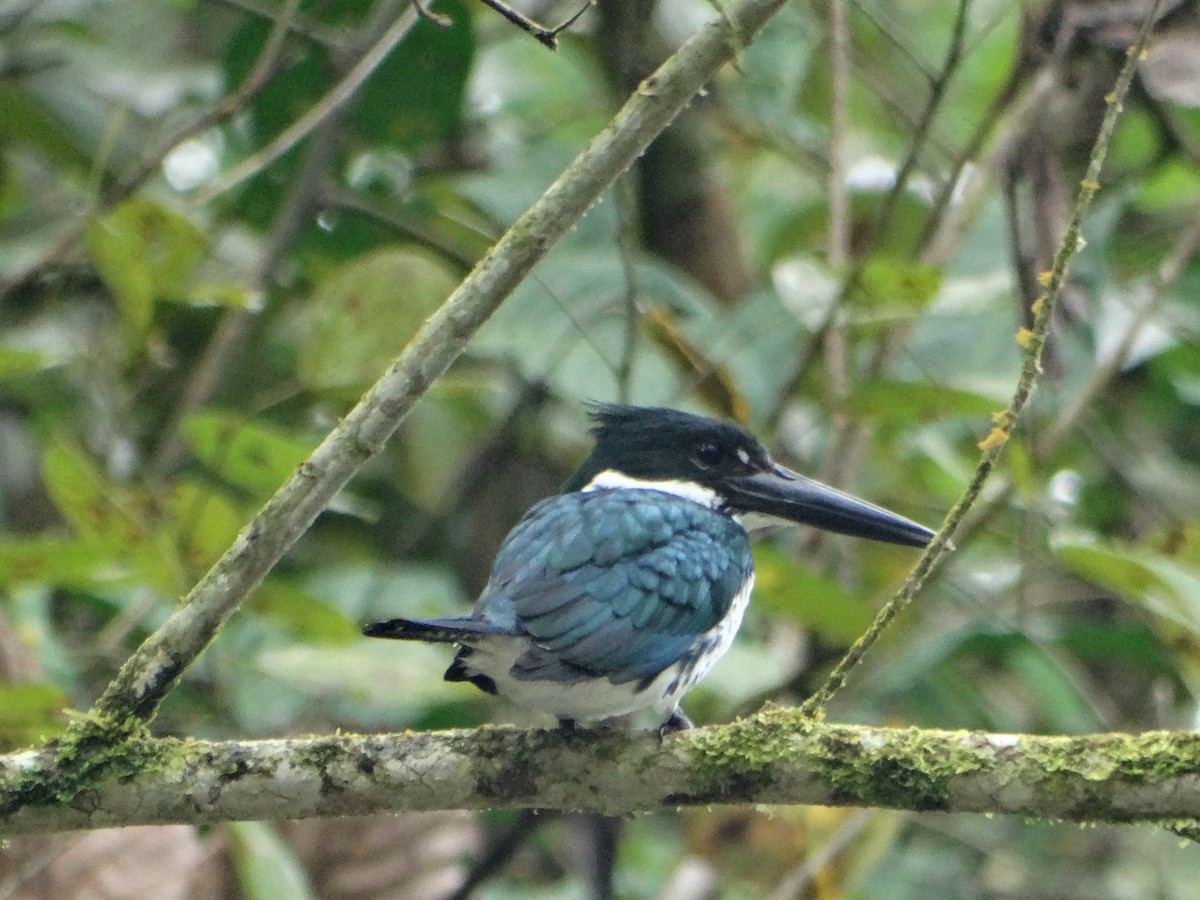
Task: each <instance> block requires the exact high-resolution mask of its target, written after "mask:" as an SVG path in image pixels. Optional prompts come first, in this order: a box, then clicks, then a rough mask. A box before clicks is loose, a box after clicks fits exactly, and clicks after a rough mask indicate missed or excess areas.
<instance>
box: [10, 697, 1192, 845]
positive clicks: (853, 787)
mask: <svg viewBox="0 0 1200 900" xmlns="http://www.w3.org/2000/svg"><path fill="white" fill-rule="evenodd" d="M60 774H62V775H63V776H64V777H62V778H59V777H57V776H59V775H60ZM713 803H745V804H753V803H769V804H800V803H803V804H820V805H824V806H869V807H882V808H892V809H908V810H914V811H920V812H930V811H938V812H971V813H981V812H982V813H1004V814H1015V815H1022V816H1036V817H1038V818H1043V819H1045V818H1058V819H1066V820H1069V821H1076V822H1095V821H1105V822H1136V821H1148V820H1162V819H1164V818H1170V819H1179V818H1184V817H1186V816H1189V815H1192V814H1195V813H1197V812H1200V733H1197V732H1194V731H1185V732H1162V731H1160V732H1151V733H1147V734H1142V735H1126V734H1095V735H1084V736H1077V737H1044V736H1034V735H1011V734H1010V735H1003V734H985V733H981V732H965V731H937V730H931V729H930V730H924V729H916V728H871V727H865V726H858V725H830V724H823V723H815V722H813V721H812V720H809V719H805V718H804V717H803V716H801V715H800V714H798V713H797V712H796V711H794V710H793V711H787V710H772V711H768V712H765V713H762V714H760V715H758V716H753V717H751V718H749V719H744V720H740V721H738V722H734V723H733V724H731V725H726V726H721V727H715V728H703V729H699V730H697V731H694V732H690V733H688V734H685V735H681V736H678V737H673V738H670V739H669V740H667V741H666V742H665V743H660V742H659V741H658V740H657V739H656V738H655V737H654V735H653V733H651V732H641V733H630V732H625V731H619V730H615V729H601V730H597V731H590V732H588V731H577V732H564V731H538V730H533V731H522V730H519V729H514V728H482V729H478V730H475V731H442V732H422V733H417V734H413V733H407V734H390V735H368V736H363V735H332V736H325V737H316V738H305V739H296V740H264V741H229V742H208V741H192V740H187V741H179V740H175V739H149V738H148V739H134V740H130V741H128V742H126V743H124V744H119V745H117V746H115V747H113V748H112V752H111V754H110V756H109V763H108V765H107V766H106V767H105V768H104V769H103V770H99V771H96V772H94V773H93V774H92V775H91V776H90V777H88V776H85V777H83V778H80V777H78V776H77V775H75V774H74V773H71V772H70V771H67V772H63V769H62V767H60V765H59V763H58V761H57V760H56V759H55V757H54V754H53V752H52V751H51V750H42V751H38V752H30V753H23V754H16V755H11V756H4V757H0V837H10V836H14V835H20V834H31V833H36V832H47V831H61V830H65V829H73V828H100V827H108V826H116V825H146V824H165V823H171V822H181V823H191V824H201V823H212V822H223V821H234V820H243V819H295V818H305V817H310V816H344V815H362V814H368V813H381V812H387V813H400V812H412V811H419V810H435V809H442V810H444V809H485V808H502V807H508V808H540V809H555V810H588V811H596V812H602V813H606V814H609V815H616V814H627V813H631V812H636V811H649V810H659V809H672V808H675V807H680V806H706V805H709V804H713Z"/></svg>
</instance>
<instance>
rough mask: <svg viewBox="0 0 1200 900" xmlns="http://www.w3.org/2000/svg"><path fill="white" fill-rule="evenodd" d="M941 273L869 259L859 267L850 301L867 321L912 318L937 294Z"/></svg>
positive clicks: (910, 265)
mask: <svg viewBox="0 0 1200 900" xmlns="http://www.w3.org/2000/svg"><path fill="white" fill-rule="evenodd" d="M941 284H942V273H941V271H939V270H938V269H935V268H934V267H933V266H925V265H914V264H909V263H901V262H897V261H895V260H893V259H889V258H887V257H884V256H878V255H876V256H873V257H871V259H870V260H868V262H867V264H866V266H864V267H863V273H862V277H861V278H860V279H859V282H858V289H857V290H856V291H855V292H854V293H853V294H852V295H851V301H852V302H853V304H854V305H855V306H856V307H857V308H858V309H859V310H860V311H861V312H860V313H859V314H858V316H856V318H859V317H860V316H861V315H862V314H865V315H867V316H868V319H870V318H874V317H876V316H883V317H891V316H896V315H905V316H907V315H915V314H916V313H918V312H920V311H921V310H922V309H924V308H925V307H926V306H928V305H929V302H930V301H931V300H932V299H933V298H934V297H935V296H936V295H937V292H938V288H939V287H941Z"/></svg>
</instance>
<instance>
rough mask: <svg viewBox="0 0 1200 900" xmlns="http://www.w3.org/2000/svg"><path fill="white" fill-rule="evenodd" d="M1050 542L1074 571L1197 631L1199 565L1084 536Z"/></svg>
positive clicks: (1199, 631) (1199, 616)
mask: <svg viewBox="0 0 1200 900" xmlns="http://www.w3.org/2000/svg"><path fill="white" fill-rule="evenodd" d="M1051 546H1052V547H1053V549H1054V552H1055V554H1056V555H1057V556H1058V558H1059V560H1060V561H1061V562H1062V563H1063V565H1065V566H1066V567H1067V568H1068V569H1070V570H1071V571H1072V572H1074V573H1075V574H1076V575H1078V576H1079V577H1081V578H1085V579H1087V580H1088V581H1091V582H1093V583H1095V584H1098V585H1100V586H1102V587H1105V588H1108V589H1109V590H1110V591H1112V592H1113V593H1115V594H1118V595H1120V596H1122V597H1124V598H1125V599H1126V600H1129V601H1130V602H1132V603H1136V604H1138V605H1139V606H1141V607H1142V608H1143V609H1145V610H1146V611H1148V612H1150V613H1153V614H1154V615H1156V616H1159V617H1161V618H1163V619H1165V620H1167V621H1168V622H1171V623H1173V624H1175V625H1178V626H1180V627H1182V628H1185V629H1186V630H1187V631H1189V632H1190V633H1192V634H1200V570H1198V569H1196V568H1193V567H1192V566H1189V565H1187V564H1185V563H1182V562H1179V561H1178V560H1174V559H1169V558H1166V557H1163V556H1160V555H1158V554H1157V553H1154V552H1153V551H1150V550H1145V549H1142V548H1139V547H1136V546H1130V545H1116V544H1101V543H1099V542H1098V541H1096V540H1094V539H1092V538H1089V537H1086V536H1083V537H1081V536H1078V535H1065V536H1061V537H1056V538H1055V539H1054V540H1053V542H1052V545H1051Z"/></svg>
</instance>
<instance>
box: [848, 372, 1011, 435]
mask: <svg viewBox="0 0 1200 900" xmlns="http://www.w3.org/2000/svg"><path fill="white" fill-rule="evenodd" d="M1002 405H1003V401H998V400H996V399H993V398H989V397H984V396H983V395H981V394H976V393H974V392H972V391H963V390H956V389H954V388H949V387H945V386H943V385H940V384H931V383H929V382H923V381H922V382H913V381H883V380H874V381H867V382H864V383H863V384H861V385H860V386H859V387H858V388H857V389H855V391H854V392H853V393H852V394H851V395H850V396H849V397H847V398H846V408H847V410H848V411H849V412H851V413H852V414H854V415H857V416H863V417H864V418H868V419H873V420H875V421H879V422H890V423H896V424H900V425H904V424H910V425H911V424H912V423H915V422H936V421H940V420H942V419H949V418H953V417H956V416H971V417H984V416H987V415H988V414H989V413H991V412H993V411H994V410H996V409H998V408H999V407H1000V406H1002Z"/></svg>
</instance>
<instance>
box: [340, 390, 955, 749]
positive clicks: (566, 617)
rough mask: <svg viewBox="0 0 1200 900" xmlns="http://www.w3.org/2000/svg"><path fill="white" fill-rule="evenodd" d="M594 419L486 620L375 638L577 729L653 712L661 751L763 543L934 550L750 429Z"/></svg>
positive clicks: (607, 416)
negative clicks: (782, 540) (442, 647)
mask: <svg viewBox="0 0 1200 900" xmlns="http://www.w3.org/2000/svg"><path fill="white" fill-rule="evenodd" d="M591 418H592V420H593V424H594V427H593V428H592V434H593V435H594V437H595V446H594V448H593V449H592V452H591V454H590V455H589V456H588V458H587V459H586V460H585V461H584V463H583V465H582V466H581V467H580V468H579V470H578V471H577V472H575V474H574V475H573V476H572V477H571V478H570V480H569V481H568V482H567V484H566V485H565V486H564V489H563V493H561V494H558V495H556V496H553V497H550V498H549V499H547V500H543V501H542V502H540V503H538V504H537V505H535V506H534V507H533V508H532V509H530V510H529V512H528V513H526V514H525V517H524V518H523V519H521V521H520V522H519V523H517V525H516V526H515V527H514V528H513V530H512V531H511V532H509V534H508V536H507V537H506V538H505V539H504V542H503V543H502V544H501V546H500V550H499V552H498V553H497V555H496V560H495V563H494V565H493V568H492V572H491V577H490V579H489V580H488V583H487V586H486V587H485V588H484V589H483V592H482V593H481V594H480V595H479V598H478V600H477V601H476V603H475V608H474V611H473V612H472V613H471V615H469V616H462V617H454V618H436V619H406V618H398V619H390V620H388V621H386V622H376V623H373V624H370V625H367V626H366V627H365V628H364V629H363V632H364V634H366V635H367V636H369V637H381V638H395V639H399V640H416V641H428V642H433V643H446V644H456V645H457V646H458V652H457V653H456V655H455V657H454V661H453V662H452V663H451V664H450V667H449V668H448V669H447V670H446V674H445V679H446V680H447V681H464V682H469V683H470V684H473V685H475V686H476V687H477V688H479V689H481V690H483V691H485V692H486V693H489V694H493V695H499V696H502V697H505V698H507V699H509V700H512V701H514V702H516V703H517V704H520V705H523V706H527V707H531V708H533V709H537V710H541V711H543V712H548V713H550V714H552V715H554V716H555V717H557V718H558V720H559V723H560V725H562V726H563V727H564V728H571V727H575V726H576V725H577V724H594V723H602V722H604V721H606V720H610V719H616V718H617V717H621V716H625V715H627V714H629V713H632V712H634V711H637V710H641V709H650V710H652V711H653V713H654V714H655V715H656V716H657V721H658V722H660V723H661V725H660V726H659V730H658V731H659V736H660V738H661V737H663V736H665V735H667V734H669V733H671V732H674V731H679V730H683V729H686V728H690V727H691V725H692V723H691V722H690V721H689V720H688V718H687V717H686V716H685V715H684V714H683V713H682V712H681V711H680V709H679V702H680V701H681V700H682V699H683V697H684V695H686V694H687V693H688V691H690V690H691V689H692V688H694V687H695V686H696V684H697V683H699V681H700V680H701V679H702V678H703V677H704V675H705V674H706V673H707V672H708V671H709V669H711V668H712V666H713V664H714V663H715V662H716V661H717V660H718V659H720V658H721V656H722V655H724V653H725V652H726V651H727V650H728V649H729V647H730V645H731V644H732V643H733V638H734V635H735V634H736V633H737V630H738V627H739V626H740V625H741V623H742V616H743V614H744V613H745V611H746V606H747V604H748V602H749V599H750V591H751V589H752V587H753V585H754V562H753V558H752V556H751V554H750V540H749V534H750V532H753V531H757V530H759V529H761V528H763V527H765V526H768V525H772V524H792V523H801V524H805V525H810V526H815V527H817V528H821V529H825V530H827V531H833V532H837V533H840V534H847V535H853V536H855V537H860V538H867V539H870V540H875V541H885V542H887V543H892V544H902V545H906V546H910V547H923V546H925V545H926V544H928V543H929V541H930V539H931V538H932V537H933V532H932V531H930V530H929V529H928V528H925V527H924V526H922V525H919V524H917V523H916V522H913V521H910V520H909V519H906V518H904V517H903V516H900V515H897V514H895V513H892V512H889V511H888V510H886V509H883V508H881V507H879V506H875V505H874V504H872V503H868V502H867V501H865V500H860V499H858V498H856V497H853V496H851V495H849V494H846V493H843V492H842V491H839V490H836V489H834V488H832V487H829V486H827V485H824V484H821V483H820V482H818V481H814V480H812V479H811V478H806V477H805V476H803V475H801V474H799V473H797V472H793V471H791V470H790V469H786V468H784V467H783V466H781V465H779V464H778V463H777V462H775V461H774V460H773V459H772V458H771V456H770V454H768V453H767V451H766V449H765V448H764V447H763V445H762V444H761V443H759V441H758V440H757V439H756V438H755V437H754V436H753V435H752V434H750V433H749V432H748V431H746V430H745V429H744V428H742V427H740V426H738V425H734V424H732V423H729V422H724V421H717V420H714V419H710V418H706V417H704V416H698V415H693V414H691V413H686V412H681V411H679V410H674V409H664V408H659V407H636V406H619V405H614V404H604V405H598V406H596V407H595V408H594V410H593V412H592V415H591Z"/></svg>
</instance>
